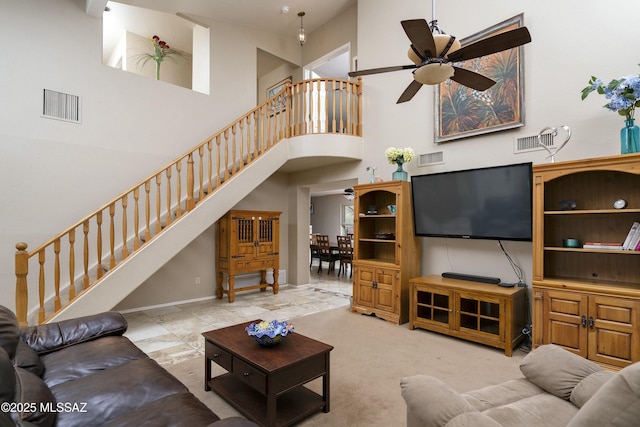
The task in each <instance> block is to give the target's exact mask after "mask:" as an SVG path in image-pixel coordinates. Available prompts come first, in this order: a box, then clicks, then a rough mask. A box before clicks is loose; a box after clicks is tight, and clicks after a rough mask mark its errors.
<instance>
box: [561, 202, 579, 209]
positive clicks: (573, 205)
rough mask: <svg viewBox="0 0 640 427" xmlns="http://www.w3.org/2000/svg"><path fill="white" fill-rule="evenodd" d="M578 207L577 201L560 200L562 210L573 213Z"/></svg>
mask: <svg viewBox="0 0 640 427" xmlns="http://www.w3.org/2000/svg"><path fill="white" fill-rule="evenodd" d="M577 206H578V205H576V202H575V200H560V210H563V211H572V210H574V209H575V208H576V207H577Z"/></svg>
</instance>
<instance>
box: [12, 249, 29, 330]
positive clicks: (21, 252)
mask: <svg viewBox="0 0 640 427" xmlns="http://www.w3.org/2000/svg"><path fill="white" fill-rule="evenodd" d="M14 265H15V274H16V317H17V318H18V323H19V324H20V326H21V327H24V326H27V325H28V323H27V307H28V306H29V290H28V289H29V287H28V285H27V275H28V274H29V253H28V252H27V244H26V243H24V242H20V243H16V255H15V264H14Z"/></svg>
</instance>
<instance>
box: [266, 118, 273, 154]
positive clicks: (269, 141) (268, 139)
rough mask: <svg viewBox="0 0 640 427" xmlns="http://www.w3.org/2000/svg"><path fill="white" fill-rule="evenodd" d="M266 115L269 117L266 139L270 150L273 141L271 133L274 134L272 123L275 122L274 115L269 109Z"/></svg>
mask: <svg viewBox="0 0 640 427" xmlns="http://www.w3.org/2000/svg"><path fill="white" fill-rule="evenodd" d="M265 117H266V118H267V129H266V135H267V139H266V141H265V144H266V148H267V150H268V149H269V148H270V147H271V142H272V141H271V135H272V133H271V125H272V124H273V118H274V115H273V114H271V113H270V112H268V111H267V115H266V116H265Z"/></svg>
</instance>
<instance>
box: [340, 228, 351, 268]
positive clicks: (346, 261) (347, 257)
mask: <svg viewBox="0 0 640 427" xmlns="http://www.w3.org/2000/svg"><path fill="white" fill-rule="evenodd" d="M338 258H339V260H340V267H339V268H338V276H340V273H341V272H342V273H344V275H345V276H346V275H347V265H349V277H353V265H352V261H353V246H352V245H351V238H350V237H349V236H338Z"/></svg>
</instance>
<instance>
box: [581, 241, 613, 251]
mask: <svg viewBox="0 0 640 427" xmlns="http://www.w3.org/2000/svg"><path fill="white" fill-rule="evenodd" d="M582 248H583V249H613V250H619V251H621V250H622V243H615V242H613V243H609V242H584V244H583V245H582Z"/></svg>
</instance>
